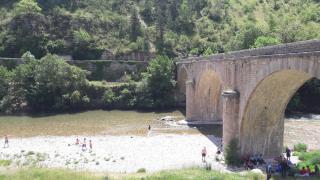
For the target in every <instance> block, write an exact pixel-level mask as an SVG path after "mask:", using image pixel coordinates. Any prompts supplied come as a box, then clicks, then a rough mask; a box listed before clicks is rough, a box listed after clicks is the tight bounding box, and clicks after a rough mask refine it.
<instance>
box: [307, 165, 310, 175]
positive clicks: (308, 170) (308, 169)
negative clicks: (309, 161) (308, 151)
mask: <svg viewBox="0 0 320 180" xmlns="http://www.w3.org/2000/svg"><path fill="white" fill-rule="evenodd" d="M306 171H307V173H306V174H307V176H310V174H311V170H310V167H309V166H307V170H306Z"/></svg>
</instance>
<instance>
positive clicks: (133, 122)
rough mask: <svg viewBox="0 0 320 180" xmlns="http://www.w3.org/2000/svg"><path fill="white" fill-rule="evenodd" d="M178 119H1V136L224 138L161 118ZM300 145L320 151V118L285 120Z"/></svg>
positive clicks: (216, 131) (145, 115) (142, 115)
mask: <svg viewBox="0 0 320 180" xmlns="http://www.w3.org/2000/svg"><path fill="white" fill-rule="evenodd" d="M164 116H175V117H176V119H177V120H180V119H181V120H182V119H184V117H185V116H184V114H183V113H182V112H181V111H178V110H173V111H168V112H139V111H120V110H112V111H104V110H95V111H86V112H80V113H71V114H57V115H47V116H40V115H38V116H0V136H3V135H4V134H8V135H9V136H10V137H33V136H71V135H116V136H118V135H142V136H144V135H145V134H146V133H147V127H148V125H151V127H152V130H153V132H154V133H159V134H162V133H171V134H199V133H202V134H206V135H208V134H210V135H215V136H218V137H221V136H222V126H219V125H210V126H199V127H196V128H195V127H189V128H188V127H172V126H167V125H165V124H164V123H163V122H161V121H160V120H159V119H160V118H161V117H164ZM298 142H303V143H306V144H308V146H309V147H310V148H311V149H320V115H309V116H302V117H295V118H287V119H286V121H285V133H284V144H285V145H288V146H290V147H292V146H293V145H294V144H296V143H298Z"/></svg>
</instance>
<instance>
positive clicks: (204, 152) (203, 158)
mask: <svg viewBox="0 0 320 180" xmlns="http://www.w3.org/2000/svg"><path fill="white" fill-rule="evenodd" d="M201 155H202V162H206V156H207V149H206V147H203V149H202V151H201Z"/></svg>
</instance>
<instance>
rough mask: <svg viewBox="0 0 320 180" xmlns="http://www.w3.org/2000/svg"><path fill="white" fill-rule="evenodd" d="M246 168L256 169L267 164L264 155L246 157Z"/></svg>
mask: <svg viewBox="0 0 320 180" xmlns="http://www.w3.org/2000/svg"><path fill="white" fill-rule="evenodd" d="M243 161H244V167H245V169H246V170H249V169H254V167H255V166H259V165H263V164H265V161H264V159H263V157H262V154H255V155H253V156H249V155H248V156H245V157H244V159H243Z"/></svg>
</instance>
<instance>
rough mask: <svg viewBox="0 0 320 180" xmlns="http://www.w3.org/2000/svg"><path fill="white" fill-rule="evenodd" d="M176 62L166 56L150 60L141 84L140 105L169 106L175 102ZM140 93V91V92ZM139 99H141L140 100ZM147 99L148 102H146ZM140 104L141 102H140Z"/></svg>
mask: <svg viewBox="0 0 320 180" xmlns="http://www.w3.org/2000/svg"><path fill="white" fill-rule="evenodd" d="M174 87H175V81H174V63H173V61H172V59H170V58H168V57H166V56H157V57H156V58H155V59H153V60H152V61H150V63H149V66H148V68H147V71H146V73H144V74H143V79H142V82H141V84H140V87H139V88H140V89H139V88H138V91H140V97H138V98H140V106H141V104H149V105H145V106H149V107H153V108H168V107H170V106H172V105H173V104H174V93H173V92H174ZM138 93H139V92H138ZM138 101H139V100H138ZM146 101H147V102H146ZM138 104H139V102H138Z"/></svg>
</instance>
